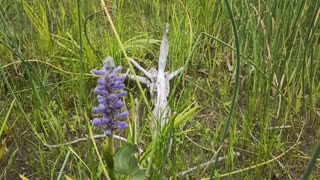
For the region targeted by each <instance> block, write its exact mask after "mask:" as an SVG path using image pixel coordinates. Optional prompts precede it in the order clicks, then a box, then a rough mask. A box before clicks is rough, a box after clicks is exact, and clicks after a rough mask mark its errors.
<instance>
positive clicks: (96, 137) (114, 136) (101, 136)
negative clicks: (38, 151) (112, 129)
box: [44, 134, 143, 154]
mask: <svg viewBox="0 0 320 180" xmlns="http://www.w3.org/2000/svg"><path fill="white" fill-rule="evenodd" d="M105 137H106V135H105V134H99V135H94V136H93V139H99V138H105ZM113 138H114V139H117V140H119V141H123V142H127V141H128V140H127V139H126V138H124V137H121V136H118V135H113ZM88 139H90V137H84V138H79V139H76V140H74V141H71V142H67V143H63V144H54V145H49V144H44V145H45V146H46V147H48V148H57V147H61V146H67V145H71V144H75V143H78V142H81V141H86V140H88ZM138 150H139V153H140V154H141V153H143V150H142V149H140V148H138Z"/></svg>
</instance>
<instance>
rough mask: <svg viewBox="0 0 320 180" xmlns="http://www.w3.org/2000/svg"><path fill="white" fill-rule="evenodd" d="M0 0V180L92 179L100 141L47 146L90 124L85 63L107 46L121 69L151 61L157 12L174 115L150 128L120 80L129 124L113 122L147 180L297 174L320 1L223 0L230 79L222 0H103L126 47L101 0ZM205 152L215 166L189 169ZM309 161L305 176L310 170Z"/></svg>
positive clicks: (303, 156) (308, 122) (311, 135)
mask: <svg viewBox="0 0 320 180" xmlns="http://www.w3.org/2000/svg"><path fill="white" fill-rule="evenodd" d="M106 2H107V1H106ZM0 3H1V7H0V77H1V78H0V138H1V141H0V142H1V146H0V147H1V148H0V179H4V178H7V179H17V178H18V177H19V174H23V175H24V176H25V177H28V178H29V179H60V178H62V179H65V178H66V177H67V176H68V177H70V178H72V179H88V178H90V179H101V177H104V176H105V173H104V170H103V164H102V163H101V161H100V160H99V156H98V153H97V150H96V149H95V144H96V145H97V149H98V151H100V152H101V142H102V139H96V140H95V141H92V140H91V139H90V138H89V139H88V140H85V141H81V142H77V143H75V144H71V145H64V146H60V147H56V148H53V147H47V146H46V144H49V145H54V144H63V143H66V142H71V141H74V140H77V139H79V138H84V137H90V130H92V131H93V133H94V134H101V133H102V131H101V130H100V129H98V128H93V127H92V126H91V125H90V119H92V117H93V115H92V111H91V108H92V107H93V106H95V105H96V104H97V102H96V100H95V95H94V93H93V91H92V90H93V89H94V87H95V86H96V78H94V77H92V76H89V75H88V73H90V72H89V71H90V70H91V69H94V68H97V67H101V66H102V61H103V59H104V58H105V57H106V56H112V57H114V59H115V61H116V64H117V65H122V66H124V69H127V68H130V64H128V61H127V60H126V54H127V56H129V57H132V58H133V59H135V60H136V61H137V62H139V63H140V64H141V65H142V66H143V67H145V68H146V69H149V68H151V67H157V64H158V56H159V46H160V40H161V38H162V35H163V33H164V30H165V26H166V23H167V22H169V23H170V25H171V29H170V37H169V42H170V50H169V59H168V62H167V70H168V71H174V70H176V69H178V68H179V67H181V66H185V68H186V70H185V71H184V73H183V74H181V76H178V77H176V78H175V79H174V80H172V81H171V84H170V85H171V92H170V97H169V102H170V106H171V109H172V111H174V112H176V113H177V114H176V116H175V117H172V119H174V120H175V121H176V122H180V124H179V125H175V124H174V123H169V124H168V125H167V126H166V127H165V128H164V129H162V130H161V132H160V133H159V136H157V137H155V138H153V137H152V130H151V128H150V122H151V121H152V118H151V115H152V107H153V106H152V103H151V101H150V100H149V98H150V97H149V94H148V92H147V91H146V87H143V86H142V88H140V87H138V86H137V85H136V84H135V83H134V82H127V83H126V85H127V88H128V91H129V94H130V96H128V97H126V99H125V100H126V104H127V108H128V110H129V112H130V118H128V122H129V123H130V125H131V127H132V128H131V129H130V130H127V131H123V132H116V134H117V135H120V136H122V137H126V138H128V140H129V141H130V142H134V143H137V144H138V145H139V147H141V148H142V149H144V150H145V151H146V152H145V153H144V154H143V155H141V157H139V158H140V164H141V166H143V167H144V168H147V172H148V174H149V176H150V178H151V179H161V177H167V178H173V179H175V178H176V177H177V176H178V175H179V173H181V172H183V171H186V170H188V169H190V168H192V167H194V166H196V167H198V168H197V169H196V170H194V171H192V172H191V173H188V174H186V175H184V176H183V177H179V178H178V179H187V178H189V179H192V178H209V177H210V173H211V172H212V175H213V176H214V177H216V178H218V177H224V178H225V177H227V178H229V179H235V178H236V179H253V178H257V179H260V178H264V179H299V178H301V177H302V175H303V173H304V171H305V170H306V168H307V165H308V163H309V161H310V158H311V156H312V153H313V151H314V149H315V148H316V147H317V146H316V143H317V142H318V141H319V132H320V131H319V130H320V129H319V128H320V126H319V121H318V119H320V117H319V115H320V101H319V99H320V84H319V83H318V82H319V80H320V74H319V70H320V69H319V68H320V63H319V59H320V54H319V53H320V52H319V49H320V43H319V40H320V34H319V28H320V27H319V26H320V21H319V18H318V17H319V12H320V2H318V1H311V0H306V1H291V0H282V1H276V2H265V1H250V0H246V1H232V2H231V4H230V5H231V10H232V12H233V16H234V21H235V25H236V28H237V35H238V37H239V47H240V52H241V53H240V54H239V55H241V66H238V68H240V69H239V70H240V76H237V74H236V68H237V59H238V58H237V50H236V40H235V33H234V32H233V27H232V23H231V22H232V21H231V18H230V15H229V12H228V9H227V6H226V4H225V3H224V2H223V1H192V0H184V1H180V0H176V1H165V2H162V1H159V0H152V1H147V0H143V1H124V0H118V1H108V3H107V4H108V5H107V6H108V8H109V9H110V14H111V18H112V21H113V23H114V27H115V30H116V32H117V34H118V35H119V37H120V39H121V45H122V46H123V47H124V50H125V53H124V52H123V49H122V48H121V45H120V44H119V42H118V40H117V39H116V36H115V33H114V31H113V30H112V28H111V26H110V23H109V21H108V19H107V18H106V16H105V14H104V13H103V11H101V10H102V7H101V5H100V1H97V0H96V1H77V0H68V1H40V0H29V1H27V0H22V1H11V0H0ZM132 70H133V69H132ZM134 70H135V72H136V73H137V75H142V74H141V73H140V72H138V71H137V70H136V69H134ZM238 77H239V78H240V89H239V91H238V94H237V98H236V99H235V104H234V105H235V106H234V107H233V106H232V100H233V98H234V97H235V94H233V91H234V89H235V84H236V80H237V78H238ZM135 98H137V100H138V104H135V103H134V99H135ZM198 106H199V109H197V107H198ZM136 108H138V113H135V109H136ZM188 108H189V110H190V111H189V113H186V112H187V111H186V109H188ZM192 108H194V109H192ZM232 111H233V113H232ZM231 113H232V114H231ZM229 116H230V127H229V128H228V129H227V131H226V134H225V135H226V136H225V137H226V141H224V140H223V139H222V138H223V134H224V130H225V127H226V123H227V120H228V117H229ZM175 118H176V119H175ZM137 122H138V123H137ZM136 125H139V126H138V128H135V127H137V126H136ZM284 126H285V127H284ZM281 127H284V128H281ZM137 131H138V132H139V133H136V132H137ZM170 139H172V147H171V148H172V150H171V153H170V154H167V153H166V152H167V151H168V148H169V144H170ZM94 142H95V143H94ZM121 144H122V143H121V142H119V141H116V147H119V146H121ZM218 149H219V150H220V151H219V152H220V153H219V157H225V159H224V160H222V161H220V162H218V163H216V165H215V170H213V168H212V166H211V165H210V166H208V167H206V166H204V167H200V165H201V164H203V163H205V162H208V161H210V160H211V159H213V161H212V163H211V164H214V157H215V154H216V153H215V151H217V150H218ZM235 153H239V154H240V155H235ZM314 162H315V161H314ZM315 164H316V165H318V166H319V163H318V161H316V162H315ZM318 166H315V167H314V169H313V171H312V173H311V176H310V178H311V179H318V178H319V177H320V170H319V168H318ZM200 176H201V177H200ZM118 178H119V179H121V178H122V179H124V178H123V177H120V176H119V177H118ZM221 179H223V178H221Z"/></svg>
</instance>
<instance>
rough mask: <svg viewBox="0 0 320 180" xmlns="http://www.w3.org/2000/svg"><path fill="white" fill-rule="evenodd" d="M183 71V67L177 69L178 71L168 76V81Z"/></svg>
mask: <svg viewBox="0 0 320 180" xmlns="http://www.w3.org/2000/svg"><path fill="white" fill-rule="evenodd" d="M183 70H184V67H181V68H179V69H178V70H176V71H174V72H172V73H170V74H169V77H168V79H169V80H171V79H172V78H174V77H176V76H177V75H178V74H180V73H181V72H182V71H183Z"/></svg>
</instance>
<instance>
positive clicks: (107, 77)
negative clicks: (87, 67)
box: [92, 57, 128, 137]
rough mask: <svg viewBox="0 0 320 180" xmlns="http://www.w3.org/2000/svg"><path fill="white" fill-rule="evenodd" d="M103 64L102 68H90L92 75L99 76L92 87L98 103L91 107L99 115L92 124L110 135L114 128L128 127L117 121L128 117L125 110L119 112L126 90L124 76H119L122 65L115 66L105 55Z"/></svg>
mask: <svg viewBox="0 0 320 180" xmlns="http://www.w3.org/2000/svg"><path fill="white" fill-rule="evenodd" d="M103 64H104V66H103V67H102V69H100V70H92V73H93V74H94V75H98V76H101V78H99V79H98V86H97V87H96V88H95V89H94V91H95V93H96V94H97V99H98V102H99V105H98V106H97V107H94V108H93V112H94V113H96V114H100V115H101V117H99V118H94V119H93V121H92V123H93V125H94V126H102V127H103V130H104V132H105V134H106V135H107V136H110V137H112V135H113V131H114V130H116V129H126V128H127V127H128V124H127V123H126V122H124V121H118V120H120V119H125V118H127V117H128V112H127V111H122V112H121V109H122V108H123V107H124V105H125V104H124V102H123V101H122V98H123V97H124V96H126V95H127V91H125V90H124V88H125V85H124V84H123V81H124V79H125V76H119V73H120V72H121V70H122V66H118V67H115V65H114V61H113V59H112V58H111V57H107V58H106V60H105V61H104V63H103Z"/></svg>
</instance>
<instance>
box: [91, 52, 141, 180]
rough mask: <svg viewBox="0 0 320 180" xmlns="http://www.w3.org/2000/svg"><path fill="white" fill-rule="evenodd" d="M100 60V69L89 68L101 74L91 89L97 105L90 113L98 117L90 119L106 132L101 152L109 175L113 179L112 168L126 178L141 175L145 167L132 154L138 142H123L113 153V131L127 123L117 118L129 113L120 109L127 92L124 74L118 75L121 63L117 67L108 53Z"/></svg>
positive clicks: (94, 72) (125, 125)
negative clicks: (96, 83)
mask: <svg viewBox="0 0 320 180" xmlns="http://www.w3.org/2000/svg"><path fill="white" fill-rule="evenodd" d="M103 64H104V66H103V67H102V68H101V69H100V70H96V69H95V70H92V71H91V72H92V73H93V74H94V75H96V76H99V77H100V78H99V79H98V86H97V87H96V88H95V89H94V92H95V93H96V94H97V100H98V103H99V105H98V106H96V107H93V113H94V114H97V115H98V117H97V118H94V119H93V120H92V124H93V126H99V127H102V128H103V130H104V132H105V135H106V139H105V140H104V142H103V144H102V154H103V158H104V160H105V161H106V163H107V167H108V176H109V178H110V179H116V174H115V172H117V173H120V174H124V175H127V176H129V178H137V177H140V178H141V177H142V178H144V177H145V170H144V169H142V168H140V166H139V165H138V160H137V158H136V157H135V156H134V154H135V153H137V152H138V148H137V145H134V144H130V143H126V144H125V145H123V146H122V147H121V148H120V149H118V151H117V153H115V150H114V137H113V134H114V131H115V130H117V129H120V130H123V129H126V128H127V127H128V124H127V122H125V121H120V120H123V119H125V118H127V117H128V115H129V113H128V112H127V111H125V110H122V109H123V108H124V106H125V103H124V102H123V97H124V96H126V95H127V91H125V90H124V89H125V85H124V83H123V82H124V79H125V75H120V72H121V70H122V67H121V66H117V67H116V66H115V64H114V60H113V58H112V57H107V58H106V59H105V61H104V62H103ZM129 162H130V163H129Z"/></svg>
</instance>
